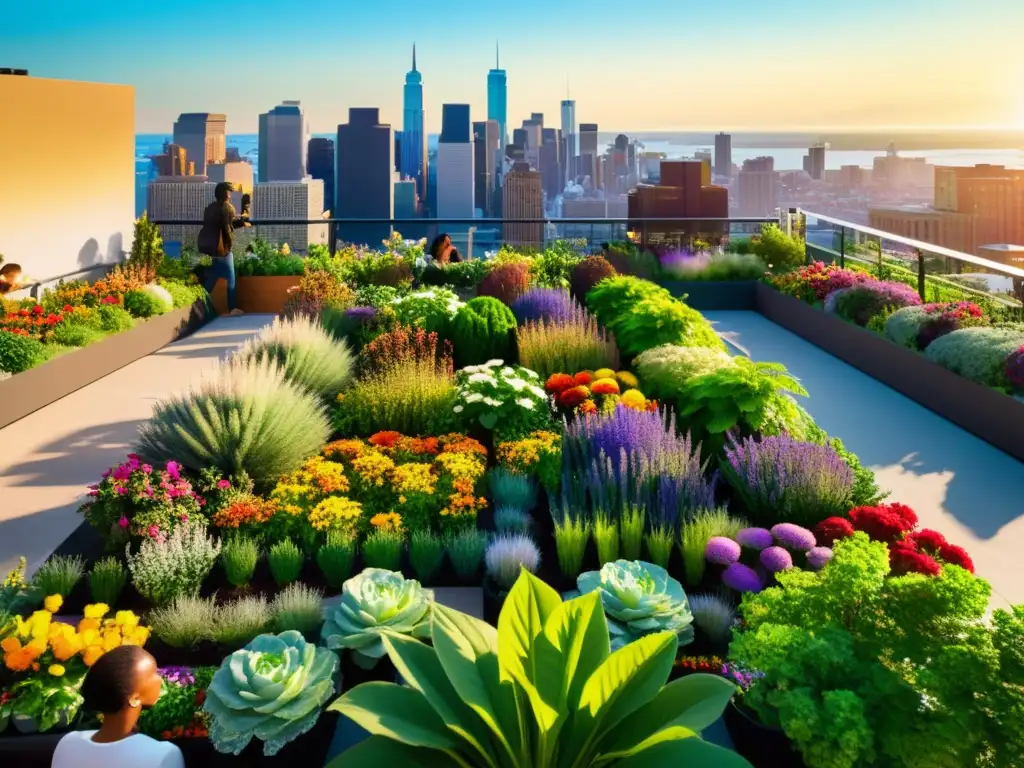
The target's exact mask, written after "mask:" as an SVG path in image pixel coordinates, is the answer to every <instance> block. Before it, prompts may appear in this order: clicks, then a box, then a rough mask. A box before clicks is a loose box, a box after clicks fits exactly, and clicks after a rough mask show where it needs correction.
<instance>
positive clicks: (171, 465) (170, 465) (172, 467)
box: [167, 461, 181, 480]
mask: <svg viewBox="0 0 1024 768" xmlns="http://www.w3.org/2000/svg"><path fill="white" fill-rule="evenodd" d="M167 474H168V475H169V476H170V478H171V480H180V479H181V467H180V466H179V465H178V462H176V461H168V462H167Z"/></svg>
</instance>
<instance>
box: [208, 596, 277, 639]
mask: <svg viewBox="0 0 1024 768" xmlns="http://www.w3.org/2000/svg"><path fill="white" fill-rule="evenodd" d="M270 623H271V612H270V606H269V605H267V600H266V598H265V597H263V596H262V595H250V596H247V597H240V598H238V599H237V600H232V601H231V602H230V603H227V604H225V605H222V606H220V608H218V609H217V612H216V620H215V621H214V623H213V625H212V626H211V627H210V639H211V640H213V641H214V642H215V643H217V644H218V645H223V646H226V647H229V648H239V647H241V646H243V645H246V644H247V643H250V642H252V641H253V640H254V639H255V638H256V636H257V635H260V634H262V633H263V632H266V630H267V628H268V627H269V626H270Z"/></svg>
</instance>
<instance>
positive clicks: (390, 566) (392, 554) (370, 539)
mask: <svg viewBox="0 0 1024 768" xmlns="http://www.w3.org/2000/svg"><path fill="white" fill-rule="evenodd" d="M404 544H405V538H404V537H403V536H402V534H401V533H399V532H398V531H390V530H384V529H378V530H375V531H373V532H372V533H371V534H370V535H369V536H367V537H366V540H365V541H364V542H363V560H364V561H366V565H367V567H368V568H381V569H384V570H386V571H397V570H400V569H401V567H402V546H403V545H404Z"/></svg>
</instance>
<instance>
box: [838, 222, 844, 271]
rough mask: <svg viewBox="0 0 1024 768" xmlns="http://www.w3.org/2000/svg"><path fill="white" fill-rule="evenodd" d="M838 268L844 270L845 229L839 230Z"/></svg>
mask: <svg viewBox="0 0 1024 768" xmlns="http://www.w3.org/2000/svg"><path fill="white" fill-rule="evenodd" d="M839 268H840V269H846V227H840V228H839Z"/></svg>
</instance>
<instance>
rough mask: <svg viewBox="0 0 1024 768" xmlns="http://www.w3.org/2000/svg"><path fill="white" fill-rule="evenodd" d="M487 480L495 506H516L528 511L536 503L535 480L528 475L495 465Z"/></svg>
mask: <svg viewBox="0 0 1024 768" xmlns="http://www.w3.org/2000/svg"><path fill="white" fill-rule="evenodd" d="M487 480H488V483H489V485H490V489H491V497H492V498H493V499H494V503H495V505H496V506H506V507H517V508H519V509H522V510H523V511H524V512H529V511H530V510H532V509H533V508H534V507H535V506H536V505H537V481H536V480H534V479H533V478H532V477H529V476H528V475H521V474H519V473H517V472H511V471H509V470H508V469H506V468H505V467H495V468H494V469H492V470H491V471H490V472H489V473H488V475H487Z"/></svg>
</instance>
